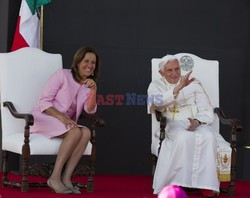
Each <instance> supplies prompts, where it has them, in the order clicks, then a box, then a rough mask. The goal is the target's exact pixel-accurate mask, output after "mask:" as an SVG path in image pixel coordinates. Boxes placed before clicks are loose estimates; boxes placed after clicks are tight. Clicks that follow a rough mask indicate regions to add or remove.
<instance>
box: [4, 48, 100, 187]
mask: <svg viewBox="0 0 250 198" xmlns="http://www.w3.org/2000/svg"><path fill="white" fill-rule="evenodd" d="M59 68H62V56H61V55H60V54H51V53H47V52H44V51H42V50H40V49H37V48H29V47H27V48H22V49H20V50H17V51H14V52H10V53H1V54H0V74H1V77H0V82H1V83H0V84H1V119H2V155H3V170H2V171H3V178H2V182H3V183H2V184H3V186H7V185H11V186H13V185H14V186H21V191H23V192H25V191H28V188H29V185H30V186H32V184H33V183H29V182H28V175H40V176H43V177H47V178H48V177H49V174H50V172H51V170H50V169H51V168H49V167H51V166H47V167H43V166H44V165H45V164H43V165H38V164H34V165H30V164H29V159H30V155H56V154H57V152H58V149H59V146H60V144H61V139H59V138H53V139H48V138H46V137H44V136H42V135H38V134H30V131H29V126H31V125H33V121H34V120H33V116H32V115H31V114H29V112H31V109H32V108H33V107H34V106H35V103H36V102H37V101H38V98H39V96H40V94H41V91H42V89H43V86H44V85H45V82H46V81H47V80H48V78H49V77H50V76H51V75H52V74H53V73H54V72H55V71H56V70H58V69H59ZM86 116H88V115H86ZM92 119H93V120H94V124H93V129H92V140H91V142H92V143H93V144H92V143H89V144H88V146H87V149H86V151H85V153H84V155H89V156H90V161H89V167H88V168H83V167H80V168H78V169H76V173H75V175H86V174H87V175H88V176H89V179H88V184H87V185H86V186H85V187H86V188H87V190H88V191H93V174H94V160H95V127H96V126H101V125H103V121H102V120H96V118H95V117H92ZM8 152H13V153H17V154H20V155H22V181H21V182H11V181H9V180H8V177H7V176H8V171H9V170H7V167H8V165H7V163H8ZM52 168H53V166H52ZM41 185H44V184H41ZM34 186H39V185H38V184H34Z"/></svg>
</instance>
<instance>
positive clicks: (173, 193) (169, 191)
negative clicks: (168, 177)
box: [158, 185, 187, 198]
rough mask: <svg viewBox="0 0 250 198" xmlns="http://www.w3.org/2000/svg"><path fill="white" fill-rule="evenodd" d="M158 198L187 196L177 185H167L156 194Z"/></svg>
mask: <svg viewBox="0 0 250 198" xmlns="http://www.w3.org/2000/svg"><path fill="white" fill-rule="evenodd" d="M158 198H187V195H186V192H185V191H184V190H183V189H182V188H181V187H179V186H176V185H168V186H166V187H164V188H163V189H162V190H161V192H160V193H159V194H158Z"/></svg>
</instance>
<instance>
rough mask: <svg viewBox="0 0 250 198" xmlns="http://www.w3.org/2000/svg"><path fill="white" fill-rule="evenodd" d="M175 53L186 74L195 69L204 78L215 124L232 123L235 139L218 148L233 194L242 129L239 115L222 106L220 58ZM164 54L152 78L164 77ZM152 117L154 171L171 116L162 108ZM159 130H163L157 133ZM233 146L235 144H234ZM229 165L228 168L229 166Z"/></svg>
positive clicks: (217, 126) (221, 171)
mask: <svg viewBox="0 0 250 198" xmlns="http://www.w3.org/2000/svg"><path fill="white" fill-rule="evenodd" d="M175 56H176V57H177V58H178V59H179V62H180V65H181V70H182V71H181V72H182V75H185V74H186V73H188V72H189V71H190V70H192V71H193V72H192V74H191V76H194V77H196V78H198V79H199V80H200V81H201V84H202V85H203V87H204V89H205V91H206V93H207V95H208V96H209V97H210V100H211V102H212V104H213V106H214V112H215V114H216V116H215V121H214V123H213V124H212V126H213V127H214V129H215V130H216V131H217V132H218V134H219V132H220V122H221V124H226V125H229V126H230V127H231V129H232V130H231V140H230V141H231V142H230V146H229V145H228V144H225V142H224V141H221V142H219V146H218V148H217V153H218V154H217V156H218V157H217V168H218V177H219V179H220V181H222V182H229V187H228V189H221V190H224V191H226V192H229V193H230V194H233V193H234V179H235V171H236V133H237V132H238V131H240V130H241V129H242V127H241V124H240V121H239V120H236V119H226V118H225V116H224V114H223V112H222V110H221V109H220V108H219V62H218V61H216V60H205V59H202V58H200V57H198V56H196V55H193V54H189V53H178V54H175ZM160 61H161V58H153V59H152V62H151V63H152V68H151V69H152V81H153V80H155V79H159V78H161V75H160V73H159V68H158V64H159V62H160ZM151 116H152V117H151V119H152V143H151V153H152V161H153V169H152V174H154V171H155V167H156V164H157V157H158V154H159V152H160V149H161V143H162V141H163V140H164V138H165V128H166V125H167V119H166V117H164V116H163V115H162V113H161V112H158V111H155V113H152V115H151ZM156 133H159V134H158V135H156ZM230 147H231V148H230ZM225 167H226V168H225Z"/></svg>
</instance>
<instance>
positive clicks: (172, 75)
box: [160, 60, 181, 84]
mask: <svg viewBox="0 0 250 198" xmlns="http://www.w3.org/2000/svg"><path fill="white" fill-rule="evenodd" d="M160 73H161V75H162V76H163V77H165V79H166V80H167V81H168V82H169V83H170V84H176V83H177V82H178V81H179V79H180V78H181V67H180V65H179V62H178V61H177V60H171V61H168V62H167V63H166V64H165V65H164V66H163V69H162V70H160Z"/></svg>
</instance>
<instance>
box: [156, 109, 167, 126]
mask: <svg viewBox="0 0 250 198" xmlns="http://www.w3.org/2000/svg"><path fill="white" fill-rule="evenodd" d="M155 116H156V120H157V121H158V122H160V128H164V129H165V128H166V125H167V118H166V117H165V116H163V115H162V113H161V112H160V111H157V110H155Z"/></svg>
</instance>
